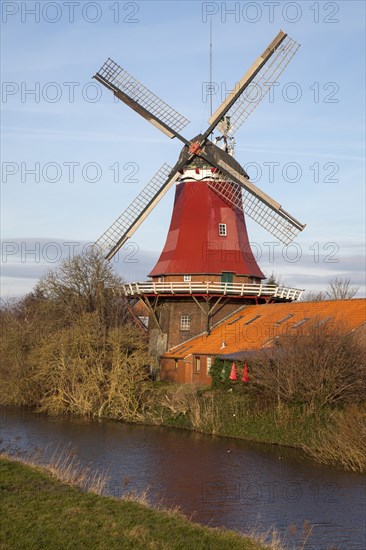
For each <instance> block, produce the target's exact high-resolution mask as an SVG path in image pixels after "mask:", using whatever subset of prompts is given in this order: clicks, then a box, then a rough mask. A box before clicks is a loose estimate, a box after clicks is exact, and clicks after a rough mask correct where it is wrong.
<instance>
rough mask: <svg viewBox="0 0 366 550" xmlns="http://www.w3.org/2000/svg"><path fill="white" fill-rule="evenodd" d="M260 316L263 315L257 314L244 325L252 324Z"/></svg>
mask: <svg viewBox="0 0 366 550" xmlns="http://www.w3.org/2000/svg"><path fill="white" fill-rule="evenodd" d="M259 317H261V315H256V316H255V317H253V318H252V319H249V321H247V322H246V323H244V326H245V325H250V323H254V321H256V320H257V319H259Z"/></svg>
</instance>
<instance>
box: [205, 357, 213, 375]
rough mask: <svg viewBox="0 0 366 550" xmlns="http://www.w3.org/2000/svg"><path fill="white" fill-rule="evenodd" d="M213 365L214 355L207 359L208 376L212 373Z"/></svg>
mask: <svg viewBox="0 0 366 550" xmlns="http://www.w3.org/2000/svg"><path fill="white" fill-rule="evenodd" d="M211 366H212V357H207V359H206V368H207V376H209V375H210V368H211Z"/></svg>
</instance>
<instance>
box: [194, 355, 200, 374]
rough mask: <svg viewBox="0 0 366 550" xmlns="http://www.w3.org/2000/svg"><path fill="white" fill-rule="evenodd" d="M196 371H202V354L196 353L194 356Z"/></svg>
mask: <svg viewBox="0 0 366 550" xmlns="http://www.w3.org/2000/svg"><path fill="white" fill-rule="evenodd" d="M194 371H195V373H196V374H198V373H200V372H201V356H200V355H195V356H194Z"/></svg>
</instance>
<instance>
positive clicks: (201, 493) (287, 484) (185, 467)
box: [1, 408, 366, 550]
mask: <svg viewBox="0 0 366 550" xmlns="http://www.w3.org/2000/svg"><path fill="white" fill-rule="evenodd" d="M1 428H2V430H1V432H2V441H1V448H2V449H5V448H7V447H9V446H10V447H11V448H12V449H13V452H15V451H16V450H17V451H18V452H32V451H33V450H34V449H36V448H42V449H46V453H47V452H48V453H51V452H52V450H53V449H54V448H55V446H56V445H58V446H59V447H60V448H62V447H63V446H66V445H70V446H71V447H72V448H74V449H75V452H76V454H77V457H78V458H79V459H80V460H81V462H82V463H83V464H86V465H90V466H93V467H94V468H96V469H99V470H103V471H106V470H108V475H109V477H110V485H109V492H110V494H114V495H116V496H118V495H120V494H121V493H122V492H123V491H125V490H126V489H127V490H138V491H142V490H143V489H145V488H146V487H149V497H150V499H151V501H152V502H155V503H156V502H161V501H163V503H164V504H166V505H168V506H179V507H180V508H181V509H182V510H183V511H184V512H185V513H186V514H187V515H188V516H190V517H192V518H193V519H194V520H195V521H198V522H201V523H205V524H209V525H212V526H225V527H227V528H230V529H236V530H239V531H247V530H248V529H250V528H253V526H259V527H261V528H263V529H267V528H269V527H276V528H277V529H278V530H279V531H280V533H281V534H282V535H285V534H286V533H287V534H288V537H290V541H291V544H292V546H293V547H295V548H296V546H297V545H298V544H299V539H300V532H301V530H302V527H303V524H304V522H309V523H310V524H312V525H313V526H314V527H313V530H312V533H311V536H310V539H309V541H308V544H307V546H306V548H308V549H314V550H315V549H316V550H321V549H323V548H324V549H330V548H335V547H336V548H339V549H347V550H349V549H364V548H365V547H366V536H365V511H366V506H365V491H364V489H365V487H364V478H363V477H362V476H361V475H358V474H351V473H346V472H343V471H340V470H337V469H335V468H331V467H326V466H323V465H318V464H316V463H314V462H312V461H311V460H309V459H307V458H306V457H305V456H304V454H303V453H301V452H299V451H297V450H294V449H288V448H283V447H278V446H270V445H260V444H256V443H250V442H245V441H242V440H235V439H226V438H218V437H211V436H205V435H202V434H197V433H193V432H184V431H176V430H171V429H167V428H161V427H150V426H134V425H126V424H122V423H118V422H108V421H103V422H90V421H86V420H80V419H70V418H50V417H46V416H44V415H34V414H32V413H29V412H28V413H27V412H25V411H24V410H23V411H22V410H20V409H14V408H5V409H3V410H2V415H1ZM295 531H296V533H295ZM289 532H291V533H293V534H292V535H291V536H290V535H289Z"/></svg>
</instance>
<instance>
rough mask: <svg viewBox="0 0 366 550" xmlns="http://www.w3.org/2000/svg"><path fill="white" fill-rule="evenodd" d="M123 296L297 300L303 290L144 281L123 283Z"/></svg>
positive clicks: (192, 282) (278, 287)
mask: <svg viewBox="0 0 366 550" xmlns="http://www.w3.org/2000/svg"><path fill="white" fill-rule="evenodd" d="M123 290H124V294H125V296H137V295H142V294H150V295H151V294H155V295H160V294H168V295H169V294H170V295H173V294H223V295H224V296H272V297H273V298H282V299H285V300H298V299H299V298H300V297H301V294H302V293H303V292H304V291H303V290H301V289H299V288H288V287H285V286H277V285H261V284H240V283H211V282H202V283H200V282H197V281H191V282H183V281H182V282H180V281H178V282H162V283H156V282H144V283H128V284H125V285H123Z"/></svg>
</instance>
